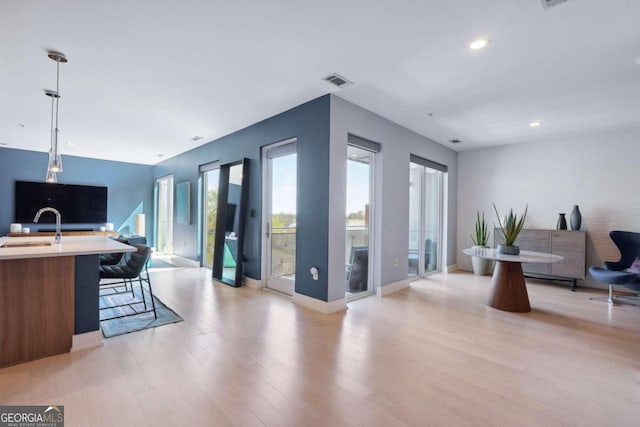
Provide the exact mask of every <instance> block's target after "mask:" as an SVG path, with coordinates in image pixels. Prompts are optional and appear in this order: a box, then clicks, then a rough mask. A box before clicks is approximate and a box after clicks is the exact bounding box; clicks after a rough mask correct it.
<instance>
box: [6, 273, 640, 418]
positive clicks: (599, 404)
mask: <svg viewBox="0 0 640 427" xmlns="http://www.w3.org/2000/svg"><path fill="white" fill-rule="evenodd" d="M152 274H153V275H152V280H153V283H154V290H155V292H156V294H157V295H158V296H159V297H160V298H161V299H162V300H163V301H164V302H165V303H166V304H167V305H169V306H170V307H171V308H173V309H174V310H175V311H176V312H178V313H179V314H180V315H182V316H183V317H184V319H185V321H184V322H181V323H177V324H173V325H168V326H162V327H159V328H156V329H151V330H146V331H142V332H137V333H133V334H129V335H125V336H121V337H115V338H111V339H108V340H106V341H105V345H104V347H101V348H97V349H92V350H88V351H82V352H78V353H69V354H64V355H59V356H55V357H50V358H47V359H43V360H38V361H34V362H30V363H25V364H22V365H18V366H13V367H10V368H5V369H1V370H0V404H3V405H10V404H43V405H44V404H46V405H48V404H61V405H65V415H66V422H67V424H66V425H67V426H123V427H124V426H176V425H179V426H186V425H197V426H226V425H248V426H254V425H256V426H260V425H268V426H302V425H312V426H334V425H335V426H351V425H354V426H376V425H379V426H394V425H420V426H422V425H427V426H430V425H433V426H441V425H442V426H467V425H469V426H479V425H499V426H542V425H544V426H554V425H566V426H638V425H640V307H633V306H624V305H620V306H616V307H613V308H610V307H609V306H608V305H607V304H605V303H601V302H595V301H589V299H588V298H589V296H593V295H594V294H596V293H597V292H596V291H593V290H584V289H580V290H579V291H578V292H576V293H573V292H570V291H569V289H568V287H566V286H561V285H553V284H546V283H545V284H540V283H534V282H531V281H529V285H528V289H529V297H530V299H531V305H532V309H533V311H532V312H531V313H527V314H515V313H506V312H501V311H498V310H495V309H492V308H489V307H487V306H486V305H485V302H486V299H487V296H488V292H489V286H490V277H475V276H473V275H471V274H466V273H454V274H448V275H444V274H442V275H436V276H432V277H430V278H428V279H425V280H420V281H417V282H413V283H412V284H411V288H410V289H406V290H403V291H400V292H397V293H394V294H392V295H389V296H387V297H384V298H378V297H369V298H365V299H362V300H358V301H355V302H352V303H350V304H349V309H348V310H347V311H346V312H343V313H337V314H333V315H323V314H319V313H316V312H313V311H310V310H308V309H305V308H302V307H299V306H296V305H294V304H292V303H291V302H290V301H289V300H288V299H287V298H284V297H282V296H279V295H275V294H273V293H270V292H266V291H260V290H253V289H249V288H240V289H234V288H231V287H228V286H225V285H221V284H217V283H212V281H211V280H210V279H209V278H208V277H207V276H208V275H207V273H206V271H205V270H203V269H179V270H164V271H157V272H153V273H152Z"/></svg>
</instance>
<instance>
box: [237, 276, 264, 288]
mask: <svg viewBox="0 0 640 427" xmlns="http://www.w3.org/2000/svg"><path fill="white" fill-rule="evenodd" d="M242 284H243V285H245V286H246V287H247V288H251V289H262V288H264V284H263V283H262V280H260V279H253V278H251V277H247V276H242Z"/></svg>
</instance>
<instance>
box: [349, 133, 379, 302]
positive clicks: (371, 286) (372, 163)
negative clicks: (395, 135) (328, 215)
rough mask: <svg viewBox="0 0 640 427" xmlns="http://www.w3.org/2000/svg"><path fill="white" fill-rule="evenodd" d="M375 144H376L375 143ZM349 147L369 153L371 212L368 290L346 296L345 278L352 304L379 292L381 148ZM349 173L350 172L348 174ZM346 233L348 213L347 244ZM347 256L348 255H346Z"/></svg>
mask: <svg viewBox="0 0 640 427" xmlns="http://www.w3.org/2000/svg"><path fill="white" fill-rule="evenodd" d="M374 144H375V143H374ZM347 147H354V148H358V149H360V150H363V151H368V152H369V163H368V165H369V211H368V218H369V221H368V226H367V233H368V245H367V246H368V249H367V257H368V261H367V269H368V271H367V290H366V291H362V292H358V293H355V294H350V295H346V293H347V291H346V287H347V286H348V284H349V283H348V281H347V279H346V277H345V299H346V301H347V302H351V301H355V300H357V299H360V298H365V297H368V296H370V295H373V294H375V293H376V292H377V281H376V270H375V268H374V265H375V264H376V262H375V260H376V257H375V255H376V234H377V227H376V218H377V216H376V176H377V175H378V174H376V157H377V156H376V155H377V154H378V153H379V148H378V149H375V150H370V149H368V148H367V147H366V146H363V145H360V144H358V143H355V144H350V143H347ZM346 160H347V165H348V162H349V161H350V159H349V157H347V159H346ZM347 173H348V172H347ZM345 184H346V185H349V183H348V182H346V181H345ZM345 193H347V191H346V188H345ZM346 233H347V229H346V212H345V242H346V240H347V239H346ZM345 256H346V253H345Z"/></svg>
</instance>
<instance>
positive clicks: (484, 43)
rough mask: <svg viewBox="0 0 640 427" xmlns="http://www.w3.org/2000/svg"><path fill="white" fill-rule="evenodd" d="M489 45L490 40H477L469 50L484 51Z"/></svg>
mask: <svg viewBox="0 0 640 427" xmlns="http://www.w3.org/2000/svg"><path fill="white" fill-rule="evenodd" d="M487 44H489V39H487V38H483V39H475V40H474V41H472V42H471V44H470V45H469V49H471V50H479V49H482V48H484V47H486V46H487Z"/></svg>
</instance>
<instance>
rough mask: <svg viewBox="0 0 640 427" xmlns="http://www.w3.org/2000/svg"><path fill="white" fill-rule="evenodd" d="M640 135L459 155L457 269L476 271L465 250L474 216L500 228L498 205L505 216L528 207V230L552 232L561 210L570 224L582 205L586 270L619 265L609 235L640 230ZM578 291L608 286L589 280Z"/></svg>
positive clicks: (593, 138) (600, 136)
mask: <svg viewBox="0 0 640 427" xmlns="http://www.w3.org/2000/svg"><path fill="white" fill-rule="evenodd" d="M637 134H638V130H637V129H636V130H630V131H628V132H617V133H616V135H615V138H614V137H612V136H611V135H606V134H603V135H591V136H588V137H585V136H583V137H581V138H579V139H575V140H570V141H566V140H564V141H559V140H554V141H545V142H536V143H527V144H518V145H509V146H503V147H497V148H489V149H482V150H477V151H468V152H461V153H459V156H458V168H459V173H458V239H457V248H458V261H457V264H458V266H459V267H460V268H462V269H465V270H471V261H470V259H469V257H467V256H465V255H464V254H462V252H461V251H462V249H464V248H465V247H469V246H471V244H472V243H471V238H470V235H471V234H472V233H473V225H474V220H475V214H476V211H477V210H480V211H484V212H485V216H486V218H487V221H488V222H489V225H490V226H492V225H493V224H496V223H497V221H496V215H495V213H494V210H493V206H492V204H491V203H492V202H495V203H496V206H497V207H498V209H499V212H500V213H501V214H504V212H505V211H507V210H508V209H509V208H513V209H514V211H516V212H522V211H524V207H525V205H526V204H527V203H528V204H529V214H528V216H527V220H526V224H525V227H527V228H546V229H555V227H556V222H557V220H558V213H560V212H566V213H567V222H569V213H570V212H571V209H572V207H573V205H579V206H580V211H581V212H582V228H581V229H582V230H586V231H587V267H588V266H590V265H600V264H601V263H602V261H603V260H615V259H617V257H618V252H617V250H616V248H615V245H613V243H612V242H611V240H610V239H609V237H608V233H609V231H610V230H614V229H618V230H628V231H640V192H639V191H638V184H639V183H640V140H639V139H638V137H637ZM569 228H570V227H569ZM492 239H493V236H492ZM491 242H492V240H491ZM587 274H588V273H587ZM579 285H586V286H594V287H602V286H601V285H600V284H599V283H598V282H596V281H595V280H593V279H592V278H591V277H589V276H588V277H587V279H586V280H585V281H584V283H580V282H579Z"/></svg>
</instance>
